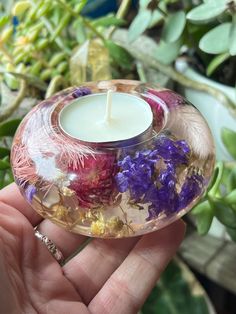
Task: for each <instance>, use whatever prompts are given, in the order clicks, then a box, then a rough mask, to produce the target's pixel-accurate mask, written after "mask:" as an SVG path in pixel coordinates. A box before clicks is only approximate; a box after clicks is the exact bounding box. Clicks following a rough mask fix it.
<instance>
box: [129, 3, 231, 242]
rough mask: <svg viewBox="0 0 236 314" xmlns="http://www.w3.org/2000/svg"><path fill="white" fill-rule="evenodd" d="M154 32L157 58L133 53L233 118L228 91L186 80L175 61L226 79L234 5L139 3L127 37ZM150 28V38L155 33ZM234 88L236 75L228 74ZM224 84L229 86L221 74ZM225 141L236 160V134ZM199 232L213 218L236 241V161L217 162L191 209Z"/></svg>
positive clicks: (226, 133)
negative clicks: (209, 96)
mask: <svg viewBox="0 0 236 314" xmlns="http://www.w3.org/2000/svg"><path fill="white" fill-rule="evenodd" d="M151 28H154V29H155V31H156V32H155V33H156V40H157V48H156V51H155V52H154V55H153V58H148V60H147V58H145V56H143V55H141V54H140V53H138V52H136V51H134V50H132V49H130V48H129V47H128V46H127V47H126V48H127V49H129V51H130V52H131V54H132V55H133V56H135V57H136V58H137V59H139V60H140V61H141V62H143V64H144V65H146V66H147V65H148V66H150V67H152V68H155V69H157V70H159V71H160V72H162V73H164V74H166V75H167V76H169V77H170V78H172V79H173V80H174V81H177V82H178V83H180V84H181V85H183V86H186V87H190V88H193V89H197V90H202V91H205V92H208V93H210V94H212V95H213V96H214V97H216V98H218V99H219V100H220V102H221V103H222V104H224V105H225V106H226V107H227V108H228V109H230V111H231V112H232V114H233V115H235V114H236V104H235V103H234V102H232V101H231V100H230V99H229V98H228V97H227V96H226V95H225V94H224V93H222V92H221V91H218V90H216V89H215V88H212V87H210V86H207V85H206V84H202V83H198V82H195V81H193V80H191V79H189V78H186V77H185V76H184V75H183V74H180V73H178V72H177V71H176V70H175V61H176V59H177V58H179V57H181V58H186V59H187V60H188V62H190V63H192V64H193V65H194V66H197V67H198V69H201V71H204V72H205V74H206V75H208V76H212V77H213V76H214V75H216V77H217V75H218V77H217V78H220V75H222V71H221V69H222V68H223V69H224V67H226V69H227V66H230V67H231V68H232V69H235V67H236V57H235V55H236V1H229V0H205V1H198V3H197V4H196V1H191V0H187V1H184V0H183V1H178V0H159V1H156V0H140V1H139V10H138V14H137V15H136V17H135V19H134V20H133V21H132V23H131V25H130V27H129V33H128V39H129V41H130V42H132V41H134V40H136V39H137V38H138V37H139V36H140V35H141V34H142V33H143V32H144V31H147V32H149V29H151ZM155 33H154V32H153V30H152V34H155ZM224 71H225V72H227V75H228V79H229V81H230V82H231V84H233V85H235V71H234V70H232V71H231V70H229V71H226V70H224ZM223 80H224V83H226V82H227V78H226V76H223ZM222 140H223V143H224V144H225V146H226V148H227V150H228V151H229V153H230V154H231V155H232V157H233V158H234V159H235V160H236V148H235V142H236V133H235V132H233V131H231V130H228V129H223V130H222ZM192 213H193V214H194V215H195V217H196V221H197V228H198V231H199V233H200V234H202V235H204V234H206V233H207V232H208V230H209V228H210V226H211V223H212V220H213V217H216V218H217V219H218V220H219V221H220V222H221V223H223V224H224V225H225V226H226V228H227V230H228V233H229V234H230V236H231V238H232V239H233V240H235V241H236V163H235V162H230V163H227V162H225V163H223V162H219V163H218V164H217V165H216V169H215V173H214V176H213V179H212V182H211V186H210V187H209V189H208V191H207V193H206V194H205V196H204V198H203V201H202V202H201V203H200V204H198V205H197V206H196V207H195V208H194V209H193V211H192Z"/></svg>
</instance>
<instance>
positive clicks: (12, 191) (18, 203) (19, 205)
mask: <svg viewBox="0 0 236 314" xmlns="http://www.w3.org/2000/svg"><path fill="white" fill-rule="evenodd" d="M0 201H1V202H3V203H5V204H7V205H9V206H11V207H14V208H16V209H17V210H18V211H19V212H21V213H22V214H23V215H24V216H25V217H26V218H27V219H28V220H29V222H30V223H31V224H32V225H33V226H37V225H38V224H39V223H40V222H41V221H42V220H43V218H42V217H41V216H40V215H39V214H37V213H36V211H35V210H33V208H32V207H31V206H30V204H29V203H28V202H26V200H25V199H24V198H23V196H22V195H21V193H20V190H19V188H18V187H17V185H16V184H15V183H12V184H10V185H8V186H6V187H5V188H3V189H2V190H1V191H0Z"/></svg>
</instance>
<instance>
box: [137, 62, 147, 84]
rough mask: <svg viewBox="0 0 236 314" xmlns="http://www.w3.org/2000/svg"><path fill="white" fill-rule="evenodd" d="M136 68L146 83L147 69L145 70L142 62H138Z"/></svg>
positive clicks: (142, 80)
mask: <svg viewBox="0 0 236 314" xmlns="http://www.w3.org/2000/svg"><path fill="white" fill-rule="evenodd" d="M136 68H137V72H138V76H139V79H140V81H141V82H143V83H146V82H147V79H146V75H145V70H144V66H143V64H142V62H139V61H138V62H136Z"/></svg>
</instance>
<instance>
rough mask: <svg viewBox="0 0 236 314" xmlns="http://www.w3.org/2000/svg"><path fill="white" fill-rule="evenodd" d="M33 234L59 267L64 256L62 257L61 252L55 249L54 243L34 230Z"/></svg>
mask: <svg viewBox="0 0 236 314" xmlns="http://www.w3.org/2000/svg"><path fill="white" fill-rule="evenodd" d="M34 234H35V236H36V238H38V239H39V240H40V241H41V242H43V243H44V244H45V245H46V247H47V249H48V251H49V252H50V253H51V254H52V256H53V257H54V258H55V260H56V261H57V262H58V263H59V264H60V265H62V264H63V262H64V256H63V254H62V252H61V251H60V250H59V249H58V248H57V246H56V245H55V243H54V242H53V241H52V240H50V239H49V238H48V237H47V236H45V235H43V234H42V233H40V232H39V231H38V230H37V229H36V231H35V233H34Z"/></svg>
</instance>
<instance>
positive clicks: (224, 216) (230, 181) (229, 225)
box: [192, 128, 236, 241]
mask: <svg viewBox="0 0 236 314" xmlns="http://www.w3.org/2000/svg"><path fill="white" fill-rule="evenodd" d="M221 135H222V140H223V142H224V144H225V146H226V148H227V150H228V151H229V153H230V154H231V155H232V157H233V158H234V159H236V148H235V142H236V132H234V131H232V130H229V129H227V128H223V129H222V134H221ZM192 214H193V215H194V216H195V217H196V221H197V228H198V232H199V233H200V234H201V235H205V234H206V233H207V232H208V230H209V228H210V226H211V223H212V219H213V217H215V218H216V219H217V220H219V221H220V222H221V223H222V224H223V225H225V226H226V229H227V231H228V234H229V235H230V237H231V238H232V240H233V241H236V163H235V162H222V161H221V162H218V164H217V165H216V168H215V173H214V175H213V178H212V182H211V185H210V187H209V188H208V191H207V193H206V195H205V197H204V198H203V200H202V202H201V203H199V204H198V205H197V206H195V208H194V209H193V210H192Z"/></svg>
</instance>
